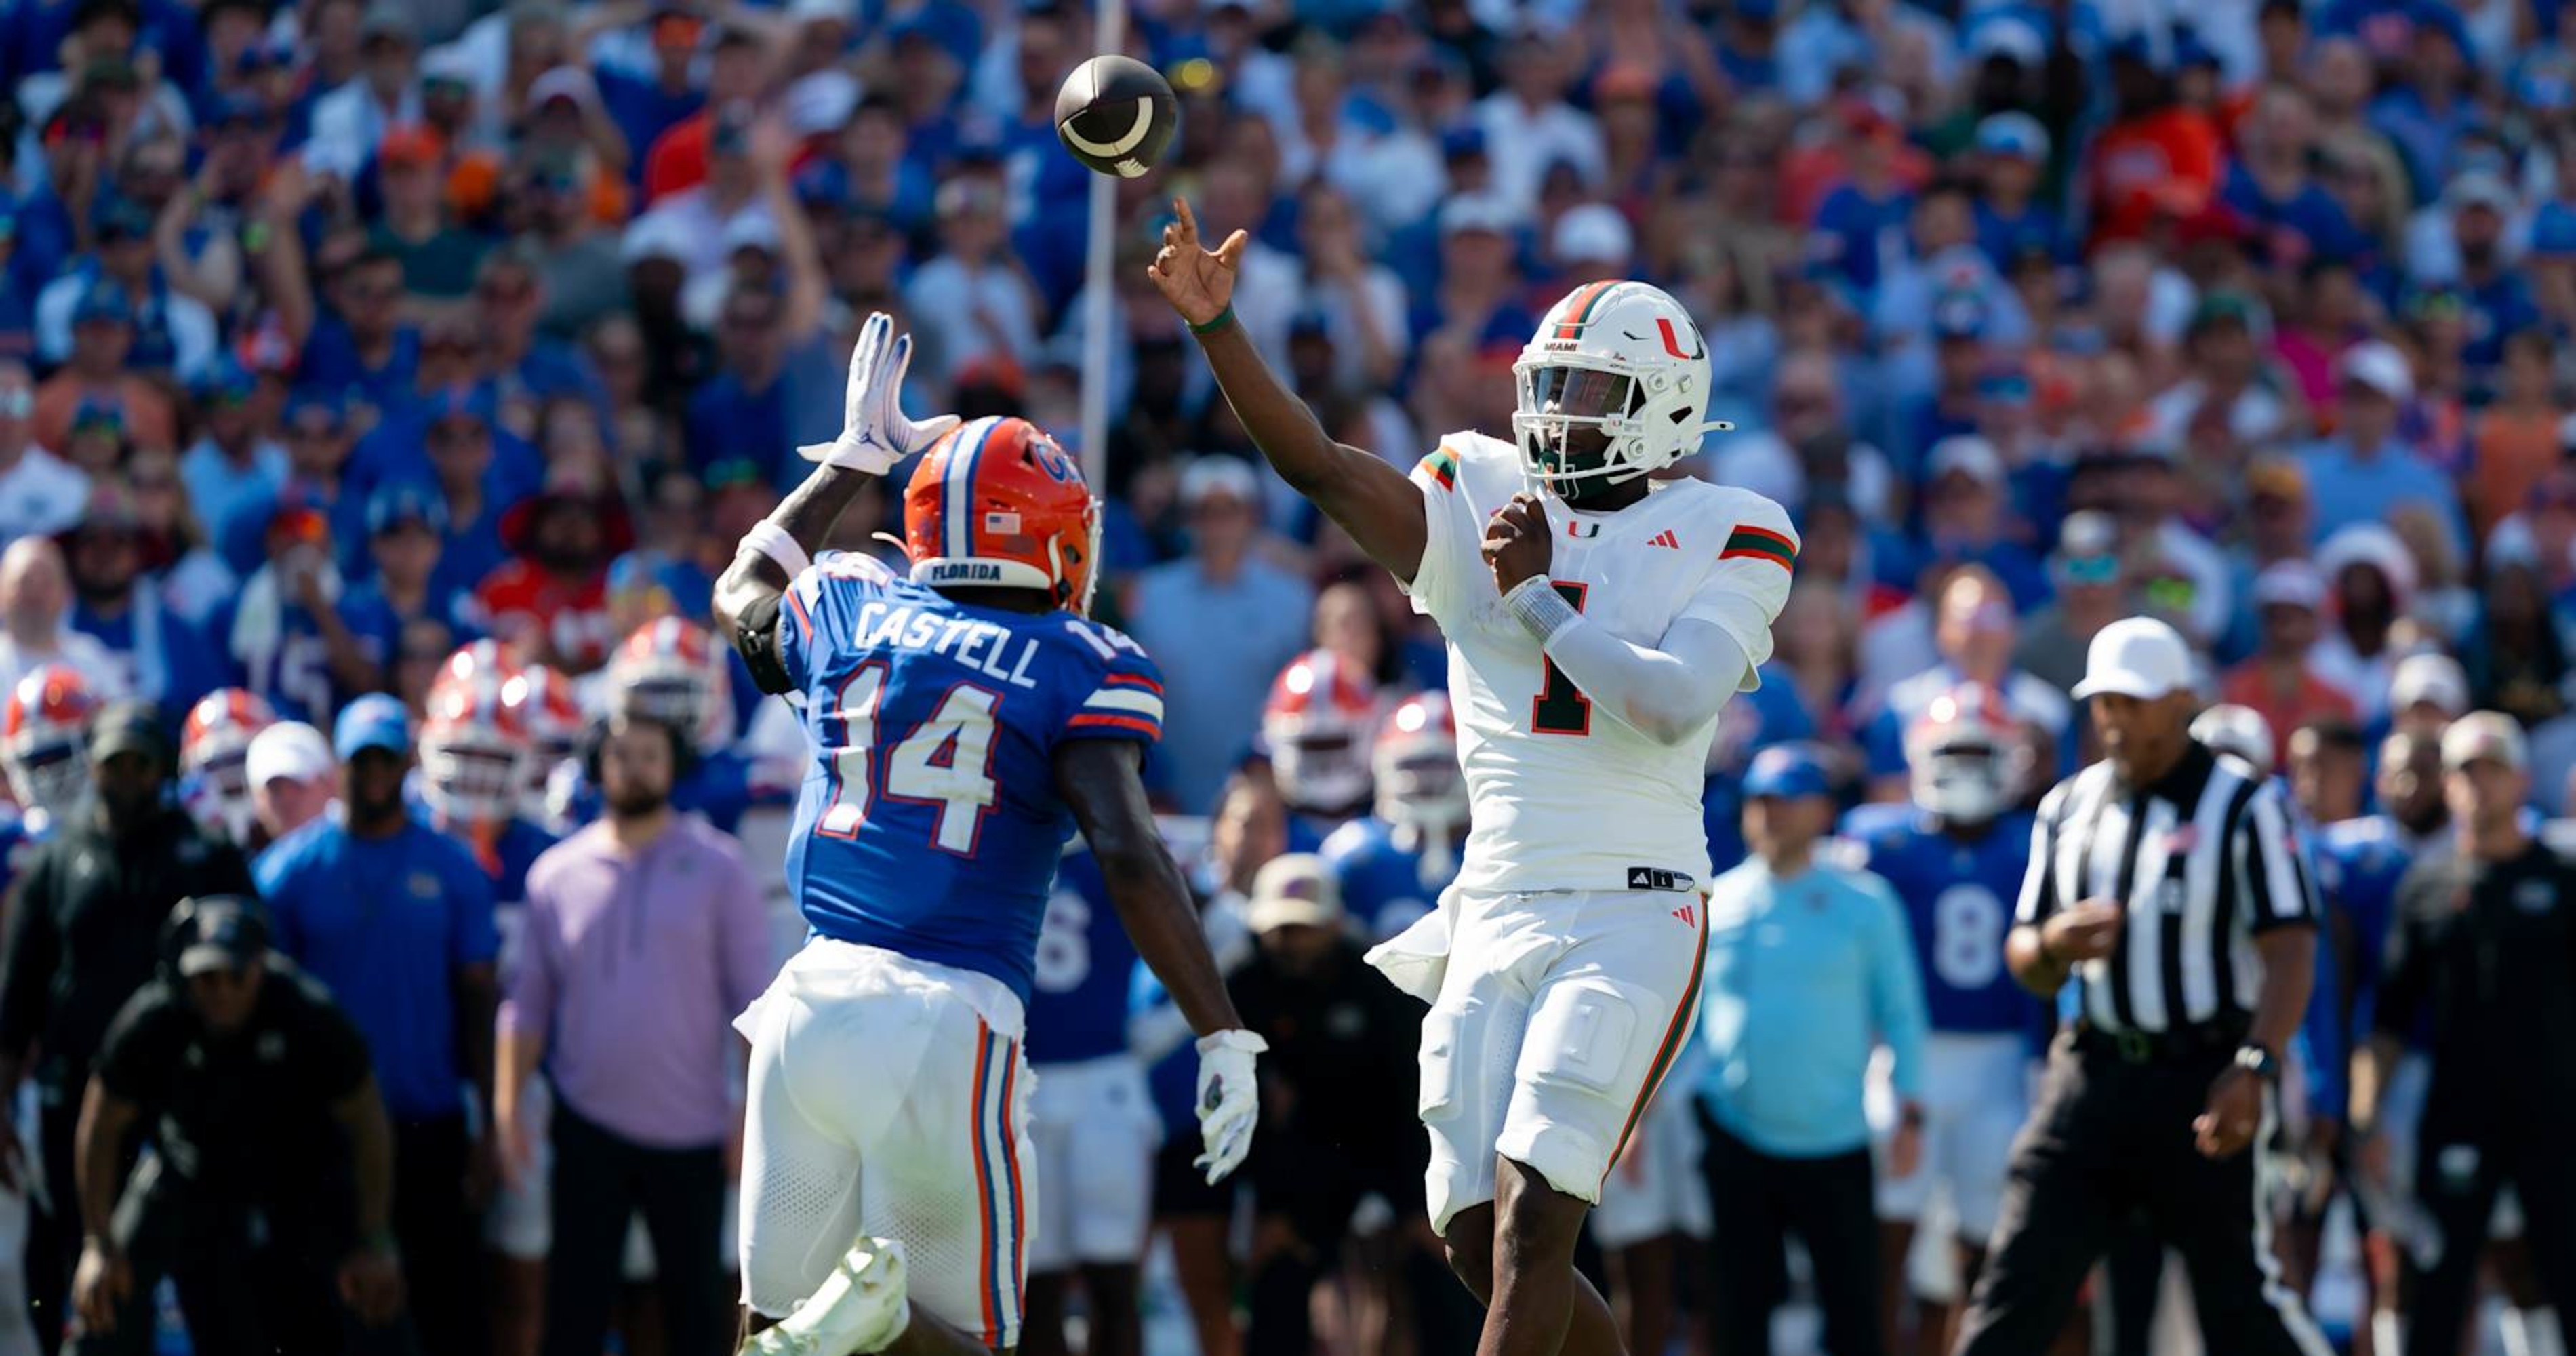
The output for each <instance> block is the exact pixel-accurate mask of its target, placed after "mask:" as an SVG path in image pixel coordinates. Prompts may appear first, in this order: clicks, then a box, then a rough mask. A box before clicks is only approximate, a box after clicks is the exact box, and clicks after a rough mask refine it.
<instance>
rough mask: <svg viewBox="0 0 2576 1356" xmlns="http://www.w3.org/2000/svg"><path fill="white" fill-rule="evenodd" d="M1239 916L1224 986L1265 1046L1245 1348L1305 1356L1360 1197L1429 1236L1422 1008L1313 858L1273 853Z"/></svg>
mask: <svg viewBox="0 0 2576 1356" xmlns="http://www.w3.org/2000/svg"><path fill="white" fill-rule="evenodd" d="M1246 921H1247V922H1249V923H1250V924H1251V925H1252V930H1253V933H1254V935H1255V936H1256V937H1257V938H1258V940H1259V942H1260V948H1259V950H1258V952H1257V953H1256V954H1255V955H1254V956H1253V957H1252V959H1251V960H1249V961H1247V962H1245V964H1244V966H1243V968H1242V969H1240V970H1237V971H1235V972H1234V974H1233V975H1232V977H1230V978H1229V979H1228V980H1227V982H1226V989H1227V991H1228V992H1229V993H1230V994H1231V995H1232V996H1233V998H1234V1006H1235V1010H1236V1011H1238V1012H1240V1013H1241V1014H1242V1015H1243V1024H1244V1025H1245V1026H1246V1027H1248V1028H1250V1029H1251V1030H1253V1031H1255V1032H1258V1033H1259V1034H1260V1035H1261V1038H1262V1039H1264V1040H1266V1041H1268V1042H1270V1051H1269V1054H1268V1055H1267V1056H1265V1057H1264V1059H1263V1061H1262V1066H1261V1067H1262V1075H1263V1077H1262V1089H1261V1103H1262V1113H1261V1114H1262V1123H1261V1130H1260V1133H1259V1134H1258V1135H1256V1136H1255V1137H1254V1148H1253V1151H1252V1162H1251V1165H1250V1168H1251V1177H1252V1192H1253V1203H1254V1206H1255V1208H1256V1213H1257V1218H1258V1220H1259V1223H1258V1225H1257V1226H1256V1228H1255V1231H1254V1235H1253V1243H1252V1257H1251V1260H1250V1264H1249V1266H1248V1268H1247V1270H1248V1272H1249V1273H1250V1275H1251V1278H1252V1314H1251V1323H1250V1326H1249V1328H1248V1330H1247V1332H1246V1335H1245V1342H1244V1351H1245V1352H1246V1353H1247V1356H1268V1354H1269V1353H1281V1354H1282V1356H1286V1354H1288V1353H1294V1354H1295V1356H1304V1353H1305V1352H1307V1351H1308V1350H1309V1349H1310V1348H1311V1346H1312V1345H1313V1339H1312V1332H1311V1329H1310V1326H1309V1324H1308V1321H1307V1312H1308V1300H1309V1298H1310V1296H1311V1294H1312V1292H1313V1290H1314V1288H1315V1282H1316V1281H1317V1280H1319V1279H1321V1278H1322V1277H1324V1276H1325V1275H1328V1274H1330V1273H1331V1271H1332V1270H1333V1268H1334V1267H1335V1266H1336V1265H1337V1264H1338V1263H1339V1261H1340V1248H1341V1244H1342V1240H1343V1239H1344V1237H1345V1236H1346V1235H1348V1234H1350V1233H1351V1232H1352V1215H1353V1213H1354V1212H1355V1211H1357V1210H1358V1209H1359V1206H1360V1203H1361V1202H1362V1201H1363V1200H1365V1199H1366V1198H1368V1197H1369V1196H1371V1195H1375V1196H1377V1197H1379V1198H1381V1199H1383V1200H1384V1201H1385V1202H1386V1203H1387V1204H1388V1205H1389V1206H1390V1207H1392V1212H1393V1213H1392V1214H1391V1215H1390V1216H1389V1217H1388V1218H1387V1219H1386V1220H1385V1221H1384V1222H1383V1227H1384V1228H1385V1229H1388V1230H1393V1231H1394V1232H1393V1236H1395V1237H1399V1238H1401V1237H1404V1236H1405V1235H1406V1234H1407V1233H1408V1232H1418V1233H1419V1235H1420V1237H1421V1239H1423V1240H1424V1241H1426V1242H1427V1240H1428V1239H1429V1230H1428V1228H1427V1221H1423V1220H1422V1204H1421V1203H1422V1189H1421V1188H1422V1173H1423V1169H1424V1168H1425V1166H1426V1165H1427V1164H1426V1160H1427V1158H1428V1155H1429V1148H1428V1145H1427V1144H1426V1142H1425V1141H1424V1139H1423V1136H1422V1129H1421V1126H1420V1124H1419V1123H1418V1122H1417V1121H1416V1120H1415V1110H1414V1103H1415V1100H1416V1094H1415V1089H1416V1088H1417V1087H1418V1086H1419V1082H1420V1077H1419V1074H1418V1073H1417V1072H1416V1068H1415V1059H1414V1056H1415V1051H1416V1050H1417V1049H1418V1048H1419V1046H1420V1043H1421V1033H1422V1008H1421V1006H1420V1005H1419V1004H1417V1003H1415V1002H1414V1001H1413V1000H1411V999H1409V998H1406V997H1405V996H1404V995H1403V994H1401V993H1398V992H1397V991H1396V989H1395V986H1393V985H1391V984H1389V983H1387V982H1386V980H1385V978H1384V977H1383V976H1381V975H1379V974H1378V972H1377V971H1375V970H1373V969H1371V968H1369V966H1368V965H1367V964H1366V963H1365V962H1364V961H1362V959H1361V947H1360V945H1359V943H1358V942H1356V941H1353V940H1352V939H1351V937H1350V936H1349V934H1348V933H1347V932H1346V931H1345V930H1344V928H1343V914H1342V907H1341V899H1340V890H1339V888H1338V887H1337V886H1336V885H1335V884H1334V880H1333V876H1332V873H1331V871H1330V870H1329V869H1327V868H1326V867H1325V866H1324V864H1323V860H1322V859H1321V858H1318V857H1316V856H1314V855H1312V854H1309V853H1302V852H1299V853H1289V854H1287V855H1285V856H1281V857H1274V858H1272V859H1271V860H1270V862H1269V863H1268V864H1267V865H1265V866H1263V867H1262V868H1261V872H1260V874H1259V875H1257V876H1256V877H1254V879H1253V886H1252V898H1251V902H1250V905H1249V907H1248V909H1247V910H1246ZM1419 1256H1420V1258H1421V1259H1422V1260H1424V1261H1426V1262H1427V1261H1428V1260H1429V1258H1430V1256H1431V1254H1430V1253H1428V1252H1422V1253H1420V1254H1419ZM1417 1269H1418V1268H1417ZM1441 1270H1442V1269H1441V1268H1439V1267H1438V1266H1436V1265H1433V1266H1432V1267H1431V1268H1430V1271H1429V1272H1428V1273H1427V1274H1426V1278H1427V1279H1429V1280H1431V1281H1433V1282H1434V1284H1433V1285H1432V1286H1430V1287H1428V1288H1429V1289H1430V1290H1431V1291H1432V1293H1435V1294H1442V1295H1446V1294H1447V1293H1448V1292H1449V1291H1451V1290H1453V1289H1454V1287H1453V1286H1450V1285H1448V1284H1447V1283H1446V1282H1445V1281H1444V1280H1442V1279H1441V1278H1440V1275H1439V1273H1440V1271H1441ZM1417 1288H1420V1287H1417ZM1425 1349H1426V1350H1441V1349H1445V1348H1438V1347H1432V1346H1429V1345H1427V1344H1426V1346H1425Z"/></svg>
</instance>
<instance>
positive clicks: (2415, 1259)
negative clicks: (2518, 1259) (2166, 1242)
mask: <svg viewBox="0 0 2576 1356" xmlns="http://www.w3.org/2000/svg"><path fill="white" fill-rule="evenodd" d="M2442 794H2443V798H2444V799H2445V800H2446V801H2447V802H2448V803H2449V805H2450V808H2451V822H2452V823H2453V824H2454V825H2456V826H2457V827H2456V829H2455V830H2454V834H2455V837H2456V841H2457V842H2458V845H2459V847H2458V851H2456V852H2452V853H2449V854H2445V855H2441V856H2428V857H2425V858H2423V859H2421V860H2418V861H2417V862H2416V864H2415V866H2414V867H2413V868H2412V869H2410V870H2409V871H2408V872H2407V873H2406V875H2405V876H2404V878H2402V879H2401V880H2400V881H2399V882H2398V885H2397V903H2396V908H2395V910H2394V912H2393V916H2392V917H2391V919H2390V921H2389V927H2388V959H2387V963H2386V965H2385V966H2384V967H2383V969H2382V970H2381V972H2380V981H2379V1003H2378V1006H2377V1008H2376V1009H2374V1011H2373V1012H2372V1017H2371V1020H2372V1030H2371V1033H2370V1039H2369V1042H2368V1043H2367V1044H2366V1045H2364V1046H2363V1047H2362V1048H2361V1049H2359V1050H2357V1051H2355V1052H2354V1053H2353V1069H2352V1126H2353V1132H2354V1134H2355V1135H2356V1136H2358V1137H2359V1143H2360V1150H2359V1155H2358V1164H2357V1166H2358V1167H2359V1169H2360V1172H2361V1174H2362V1177H2363V1180H2364V1181H2365V1182H2367V1183H2369V1184H2370V1185H2372V1186H2373V1187H2375V1188H2377V1189H2378V1190H2379V1191H2380V1192H2381V1193H2382V1194H2383V1195H2389V1194H2393V1193H2395V1192H2398V1191H2403V1190H2405V1189H2406V1188H2405V1186H2404V1180H2403V1173H2402V1171H2401V1167H2402V1166H2411V1168H2412V1170H2413V1183H2412V1191H2411V1194H2412V1196H2413V1200H2412V1201H2411V1202H2399V1203H2398V1204H2397V1206H2396V1208H2395V1210H2394V1211H2393V1212H2392V1213H2395V1214H2397V1215H2399V1218H2396V1219H2393V1220H2391V1221H2390V1226H2391V1229H2392V1232H2394V1233H2396V1234H2397V1235H2398V1236H2399V1240H2400V1243H2401V1245H2402V1246H2401V1248H2400V1252H2401V1254H2402V1255H2403V1256H2404V1258H2405V1263H2406V1271H2405V1277H2404V1280H2405V1288H2404V1291H2403V1293H2406V1294H2408V1295H2410V1296H2412V1300H2411V1303H2410V1304H2409V1306H2408V1308H2409V1312H2408V1313H2407V1316H2406V1339H2405V1356H2451V1354H2452V1353H2455V1352H2457V1351H2458V1350H2459V1349H2460V1334H2461V1333H2462V1332H2463V1331H2464V1330H2465V1326H2466V1324H2467V1322H2468V1316H2469V1313H2470V1305H2471V1304H2472V1303H2473V1302H2474V1301H2475V1299H2476V1291H2477V1275H2478V1260H2479V1258H2480V1257H2481V1256H2482V1255H2483V1254H2484V1253H2485V1251H2486V1242H2487V1226H2488V1222H2489V1220H2490V1219H2491V1217H2492V1214H2493V1211H2494V1208H2495V1199H2496V1194H2497V1193H2498V1192H2499V1191H2501V1190H2502V1189H2503V1188H2504V1187H2505V1186H2507V1185H2510V1186H2512V1187H2513V1189H2514V1191H2515V1193H2516V1194H2517V1195H2518V1196H2520V1197H2521V1200H2522V1211H2523V1219H2524V1224H2523V1236H2524V1237H2525V1238H2527V1239H2529V1240H2530V1242H2531V1257H2532V1261H2533V1263H2534V1264H2535V1266H2536V1267H2537V1268H2538V1271H2539V1281H2540V1286H2541V1289H2542V1291H2543V1292H2544V1293H2545V1294H2546V1295H2547V1296H2548V1298H2549V1303H2550V1306H2551V1307H2553V1308H2555V1309H2556V1310H2557V1311H2558V1313H2559V1314H2560V1316H2561V1321H2562V1322H2563V1321H2564V1320H2565V1316H2566V1315H2569V1314H2576V1161H2571V1160H2570V1159H2569V1157H2568V1153H2567V1148H2568V1145H2569V1144H2571V1143H2576V1060H2571V1059H2570V1058H2568V1054H2567V1052H2568V1051H2570V1050H2576V863H2570V862H2568V861H2567V860H2566V859H2565V858H2563V857H2561V856H2559V855H2558V853H2557V852H2556V851H2554V850H2552V849H2551V848H2550V847H2549V845H2547V844H2545V843H2543V842H2541V841H2539V840H2538V839H2536V838H2534V837H2532V836H2531V834H2530V833H2529V832H2527V831H2526V830H2525V828H2524V826H2523V822H2522V810H2523V806H2524V804H2525V803H2526V802H2527V801H2528V799H2529V797H2530V794H2531V773H2530V758H2529V755H2528V752H2527V750H2526V748H2525V745H2524V742H2523V737H2522V730H2521V728H2520V727H2519V726H2517V725H2516V724H2515V723H2514V721H2513V718H2512V717H2510V716H2507V715H2504V714H2503V713H2501V712H2496V711H2475V712H2471V713H2470V714H2468V715H2465V716H2462V717H2460V718H2459V719H2458V720H2456V721H2453V722H2452V723H2451V727H2450V728H2449V729H2447V730H2445V731H2443V732H2442ZM2419 1026H2420V1028H2421V1029H2422V1030H2424V1031H2426V1032H2428V1033H2429V1035H2428V1039H2427V1045H2428V1050H2427V1053H2428V1055H2429V1057H2430V1058H2429V1063H2430V1066H2431V1071H2432V1082H2431V1086H2430V1087H2429V1088H2428V1089H2427V1091H2426V1093H2425V1096H2424V1118H2423V1121H2422V1123H2421V1124H2419V1125H2418V1126H2417V1127H2416V1131H2415V1161H2414V1162H2413V1163H2412V1164H2411V1165H2400V1164H2398V1163H2396V1162H2395V1161H2394V1159H2395V1156H2396V1152H2397V1150H2396V1148H2395V1146H2394V1145H2392V1143H2391V1140H2392V1138H2393V1136H2391V1135H2389V1134H2385V1133H2382V1126H2381V1124H2380V1111H2381V1107H2382V1100H2383V1097H2384V1095H2385V1093H2386V1091H2387V1088H2388V1079H2389V1075H2390V1073H2391V1072H2392V1071H2393V1070H2394V1069H2395V1067H2396V1065H2397V1061H2398V1058H2399V1055H2400V1054H2401V1052H2402V1051H2403V1050H2404V1048H2405V1046H2406V1042H2407V1039H2408V1036H2409V1034H2410V1033H2412V1032H2414V1031H2416V1030H2418V1029H2419Z"/></svg>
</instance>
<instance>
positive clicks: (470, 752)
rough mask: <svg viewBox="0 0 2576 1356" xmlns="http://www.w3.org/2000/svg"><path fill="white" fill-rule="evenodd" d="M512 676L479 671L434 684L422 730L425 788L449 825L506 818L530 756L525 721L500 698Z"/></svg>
mask: <svg viewBox="0 0 2576 1356" xmlns="http://www.w3.org/2000/svg"><path fill="white" fill-rule="evenodd" d="M510 681H511V680H510V679H507V678H503V677H502V676H500V675H499V674H496V673H490V672H479V673H474V674H470V675H468V676H465V677H450V678H444V679H441V680H440V681H439V683H438V685H437V686H436V687H433V688H432V689H430V693H429V703H428V705H429V711H428V715H427V718H426V719H425V720H424V721H423V722H422V723H421V730H420V795H421V799H422V800H424V801H427V802H428V803H429V808H430V809H432V810H434V811H436V812H437V814H438V816H439V818H440V819H442V820H444V821H446V822H447V823H449V824H498V823H505V822H507V821H508V820H509V818H510V816H511V815H512V814H513V813H514V812H516V810H517V809H518V804H519V791H520V787H521V784H522V781H523V779H524V777H525V771H524V769H525V768H526V766H527V763H528V732H527V727H526V725H525V724H523V723H522V722H521V720H520V718H519V713H518V712H516V711H513V710H511V709H510V707H509V704H508V703H507V702H505V701H504V700H503V699H502V692H503V689H504V687H505V686H506V685H507V684H508V683H509V682H510Z"/></svg>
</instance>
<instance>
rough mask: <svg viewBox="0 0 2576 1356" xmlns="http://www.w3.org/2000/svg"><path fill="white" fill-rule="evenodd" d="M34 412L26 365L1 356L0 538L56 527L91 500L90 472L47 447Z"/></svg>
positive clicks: (39, 533) (35, 533) (67, 522)
mask: <svg viewBox="0 0 2576 1356" xmlns="http://www.w3.org/2000/svg"><path fill="white" fill-rule="evenodd" d="M35 415H36V388H35V385H34V383H33V382H32V381H31V380H30V379H29V378H28V375H27V368H26V365H25V364H24V363H21V362H19V361H18V360H16V359H14V358H0V539H7V540H14V539H15V538H18V537H26V536H43V535H46V534H49V533H53V532H58V531H60V530H62V529H63V528H66V527H69V526H71V525H72V523H73V522H74V521H76V520H77V519H79V517H80V515H81V510H82V509H83V508H84V507H86V506H87V505H88V503H89V477H88V476H85V475H83V474H81V473H80V472H79V471H76V470H74V469H72V467H71V466H70V465H69V464H68V463H66V462H65V461H64V460H63V459H62V458H60V457H57V456H55V455H54V454H53V453H51V452H49V451H47V450H45V446H44V444H43V443H42V442H40V441H38V440H37V439H36V437H35V423H34V420H35Z"/></svg>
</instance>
